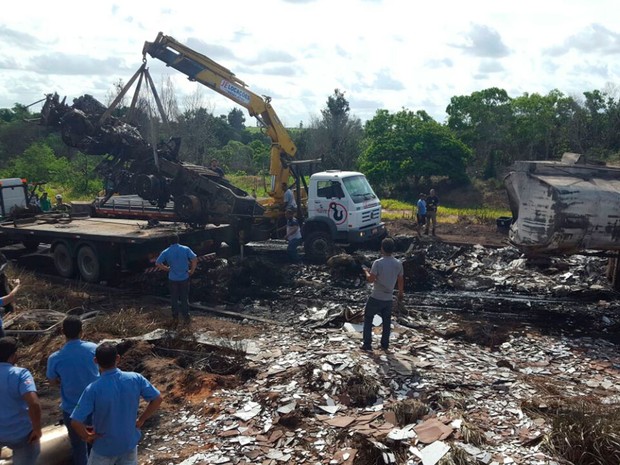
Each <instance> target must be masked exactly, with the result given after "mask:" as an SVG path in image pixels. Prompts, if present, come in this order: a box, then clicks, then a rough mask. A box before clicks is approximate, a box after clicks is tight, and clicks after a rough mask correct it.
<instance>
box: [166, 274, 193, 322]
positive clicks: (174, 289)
mask: <svg viewBox="0 0 620 465" xmlns="http://www.w3.org/2000/svg"><path fill="white" fill-rule="evenodd" d="M168 284H169V286H170V303H171V305H172V317H173V318H178V317H179V313H180V314H181V315H182V316H183V318H189V278H188V279H186V280H185V281H170V280H168Z"/></svg>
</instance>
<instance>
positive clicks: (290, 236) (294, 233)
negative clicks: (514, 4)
mask: <svg viewBox="0 0 620 465" xmlns="http://www.w3.org/2000/svg"><path fill="white" fill-rule="evenodd" d="M285 216H286V235H285V236H284V239H286V240H287V241H288V246H287V248H286V251H287V253H288V257H289V259H290V260H291V262H293V263H299V261H300V260H299V255H298V254H297V247H299V245H300V244H301V241H302V239H301V228H300V227H299V221H297V218H295V210H292V209H288V210H286V212H285Z"/></svg>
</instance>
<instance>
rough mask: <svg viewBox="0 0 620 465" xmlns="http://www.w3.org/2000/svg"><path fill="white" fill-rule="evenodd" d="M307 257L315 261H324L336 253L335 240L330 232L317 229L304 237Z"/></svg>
mask: <svg viewBox="0 0 620 465" xmlns="http://www.w3.org/2000/svg"><path fill="white" fill-rule="evenodd" d="M304 252H305V253H306V258H307V259H308V260H311V261H313V262H318V263H323V262H325V261H327V259H328V258H329V257H331V256H332V255H333V253H334V241H333V240H332V238H331V236H330V235H329V233H326V232H323V231H315V232H312V233H310V234H308V237H307V238H305V239H304Z"/></svg>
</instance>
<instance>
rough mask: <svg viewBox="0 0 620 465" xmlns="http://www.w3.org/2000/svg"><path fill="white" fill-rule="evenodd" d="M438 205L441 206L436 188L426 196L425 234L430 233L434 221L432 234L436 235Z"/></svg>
mask: <svg viewBox="0 0 620 465" xmlns="http://www.w3.org/2000/svg"><path fill="white" fill-rule="evenodd" d="M437 207H439V197H437V194H435V189H431V191H430V192H429V194H428V196H427V197H426V231H425V232H424V234H427V235H428V228H429V226H430V224H431V223H433V229H432V234H433V236H434V235H435V226H436V225H437Z"/></svg>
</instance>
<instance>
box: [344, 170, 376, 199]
mask: <svg viewBox="0 0 620 465" xmlns="http://www.w3.org/2000/svg"><path fill="white" fill-rule="evenodd" d="M342 182H343V183H344V187H345V189H346V190H347V192H348V193H349V195H350V196H351V199H352V200H353V202H354V203H362V202H365V201H368V200H372V199H376V198H377V196H376V195H375V193H374V192H373V190H372V187H370V184H368V180H367V179H366V177H365V176H351V177H349V178H344V179H343V180H342Z"/></svg>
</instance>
